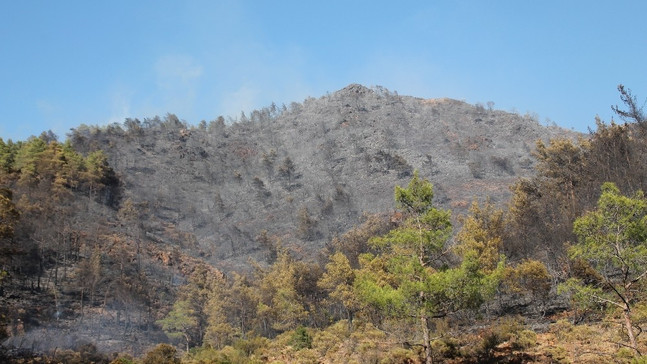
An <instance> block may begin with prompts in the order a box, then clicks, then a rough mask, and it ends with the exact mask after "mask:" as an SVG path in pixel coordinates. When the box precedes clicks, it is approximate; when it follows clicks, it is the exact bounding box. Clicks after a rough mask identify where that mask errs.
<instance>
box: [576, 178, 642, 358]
mask: <svg viewBox="0 0 647 364" xmlns="http://www.w3.org/2000/svg"><path fill="white" fill-rule="evenodd" d="M574 230H575V234H576V235H577V237H578V241H577V244H575V245H573V246H572V247H571V248H570V249H569V256H570V257H571V259H582V260H584V261H586V262H588V263H589V264H590V266H591V267H592V268H593V269H595V272H597V273H598V274H599V276H600V277H601V280H600V281H599V282H595V283H593V282H592V283H593V284H591V283H589V284H587V283H586V282H583V281H581V280H577V279H575V278H574V279H572V280H571V281H570V282H569V284H568V285H566V286H564V287H567V288H569V289H571V290H574V291H575V292H576V296H575V297H576V298H579V299H584V300H588V301H593V302H597V303H598V304H603V305H612V306H615V307H617V308H619V309H620V310H622V312H623V317H624V327H625V330H626V334H627V336H628V338H629V341H630V345H631V347H632V348H634V349H635V350H638V348H637V343H636V335H635V334H634V331H635V330H636V329H635V328H634V324H633V322H632V317H631V312H632V309H633V308H634V306H635V305H636V303H637V302H639V301H640V300H643V299H645V297H644V294H643V292H644V288H645V283H644V282H645V280H646V277H647V199H646V198H645V196H644V194H643V193H642V192H641V191H638V192H636V193H635V194H634V195H633V196H624V195H622V194H621V193H620V190H619V189H618V188H617V187H616V186H615V185H614V184H613V183H605V184H604V185H603V186H602V195H601V196H600V199H599V200H598V204H597V208H596V209H595V210H593V211H590V212H587V213H586V214H584V215H582V216H581V217H580V218H578V219H577V220H576V221H575V226H574ZM639 331H642V330H639Z"/></svg>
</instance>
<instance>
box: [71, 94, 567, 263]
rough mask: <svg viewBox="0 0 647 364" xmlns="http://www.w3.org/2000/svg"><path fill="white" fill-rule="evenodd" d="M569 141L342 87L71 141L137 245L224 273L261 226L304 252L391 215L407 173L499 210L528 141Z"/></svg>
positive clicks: (516, 121)
mask: <svg viewBox="0 0 647 364" xmlns="http://www.w3.org/2000/svg"><path fill="white" fill-rule="evenodd" d="M571 134H573V133H570V132H568V131H566V130H564V129H561V128H557V127H545V126H542V125H540V124H539V123H538V122H537V121H536V120H533V119H532V118H530V117H523V116H520V115H517V114H513V113H508V112H504V111H498V110H487V109H485V108H483V107H481V106H474V105H469V104H467V103H465V102H461V101H456V100H451V99H434V100H430V99H420V98H415V97H410V96H399V95H397V94H396V93H392V92H389V91H387V90H385V89H383V88H374V89H369V88H366V87H364V86H361V85H349V86H348V87H346V88H344V89H342V90H339V91H337V92H334V93H332V94H329V95H326V96H322V97H320V98H318V99H314V98H309V99H307V100H305V101H304V102H303V103H292V104H291V105H290V106H289V107H285V106H284V107H283V108H277V107H276V106H275V105H272V106H271V107H268V108H265V109H263V110H260V111H254V112H253V113H252V114H251V115H249V116H245V115H244V114H243V115H242V116H241V117H240V118H238V119H237V120H230V121H229V122H225V120H224V119H223V118H219V119H218V120H215V121H212V122H210V123H208V124H207V123H204V122H203V123H201V124H200V125H199V126H197V127H191V126H188V125H187V124H186V123H184V122H181V121H180V120H178V118H177V117H175V116H174V115H167V116H166V117H165V118H163V119H160V118H154V119H146V120H143V121H140V120H132V119H129V120H127V121H126V122H125V123H124V126H123V128H122V127H121V126H119V125H112V126H108V127H106V128H101V129H98V128H89V127H80V128H77V129H76V130H74V131H73V132H72V133H71V135H70V137H71V141H72V143H73V145H74V147H75V148H76V149H77V150H80V151H82V152H84V153H87V152H89V151H90V150H94V149H102V150H104V151H105V152H106V154H107V156H108V160H109V163H110V165H111V166H112V167H113V168H114V169H115V171H116V173H117V175H118V176H119V178H120V179H121V181H122V187H123V191H122V199H123V200H125V199H131V200H132V201H133V202H134V203H135V205H137V206H139V207H140V210H141V211H142V216H141V218H142V223H141V229H142V235H143V236H146V237H148V238H149V239H150V240H153V241H165V242H170V243H173V244H176V245H177V246H179V247H181V248H182V249H183V250H184V251H186V252H190V254H191V255H194V256H199V257H203V258H205V259H206V260H207V261H208V262H210V263H211V264H213V265H215V266H216V267H219V268H221V269H224V270H226V271H229V270H239V269H245V268H246V266H247V262H248V259H249V258H252V259H255V260H259V261H263V260H264V257H266V256H267V246H263V245H262V244H261V243H259V241H258V239H257V237H258V236H259V235H260V234H261V232H262V231H263V230H266V231H267V233H268V236H270V237H271V238H272V241H273V242H274V243H276V241H280V242H281V244H282V245H283V246H287V247H289V248H290V249H291V250H293V251H294V252H296V253H297V254H301V255H302V256H303V257H310V258H312V257H314V256H315V254H316V253H317V252H318V251H319V250H320V249H321V248H322V247H323V246H324V245H325V244H326V243H327V242H329V241H330V240H331V239H332V238H333V237H334V236H337V235H340V234H342V233H343V232H345V231H347V230H348V229H349V228H350V227H352V226H354V225H356V224H358V223H359V222H360V218H361V216H362V214H363V213H365V212H368V213H378V212H386V211H390V210H392V209H393V202H392V194H393V192H392V191H393V187H394V186H395V185H402V184H404V183H406V182H407V181H408V180H409V179H410V177H411V175H412V172H413V170H416V169H417V170H419V172H420V174H421V176H423V177H426V178H428V179H429V180H431V181H432V182H433V183H434V186H435V191H436V199H437V202H438V203H439V204H440V205H441V206H443V207H445V208H451V209H452V210H453V211H454V215H457V214H460V213H464V212H465V211H466V208H467V207H468V206H469V204H470V203H471V201H472V200H474V199H483V198H485V196H489V197H491V198H492V200H493V201H495V202H499V203H502V202H504V201H506V199H507V198H508V197H509V195H510V192H509V190H508V186H509V185H510V184H511V183H512V182H513V181H514V180H515V179H517V178H518V177H524V176H529V175H530V174H532V167H533V158H532V156H531V152H532V150H533V148H534V144H535V142H536V140H538V139H543V140H547V139H549V138H551V137H555V136H558V135H559V136H564V135H571Z"/></svg>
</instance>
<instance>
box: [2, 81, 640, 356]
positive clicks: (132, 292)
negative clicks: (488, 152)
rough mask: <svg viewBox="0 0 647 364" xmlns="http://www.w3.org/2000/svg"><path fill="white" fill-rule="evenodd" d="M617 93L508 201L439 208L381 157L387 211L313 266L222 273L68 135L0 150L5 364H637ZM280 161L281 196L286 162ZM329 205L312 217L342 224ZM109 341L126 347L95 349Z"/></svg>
mask: <svg viewBox="0 0 647 364" xmlns="http://www.w3.org/2000/svg"><path fill="white" fill-rule="evenodd" d="M618 91H619V96H620V100H621V104H620V106H614V107H613V110H614V111H615V114H616V116H617V118H618V119H619V120H618V121H617V122H616V121H615V120H611V121H609V122H605V121H603V120H600V119H597V120H596V125H597V128H596V130H591V131H590V133H589V134H588V135H581V136H579V137H578V138H571V137H570V136H565V137H555V138H551V139H550V140H549V141H544V140H539V141H537V142H536V145H535V147H534V149H533V158H534V164H533V167H532V168H533V170H532V174H531V175H530V176H528V177H518V178H515V179H514V182H513V183H512V184H511V185H510V186H509V189H510V193H511V197H510V199H509V200H508V201H493V200H491V199H490V198H488V196H487V195H482V196H474V197H473V198H474V199H473V201H471V202H470V204H469V208H466V209H464V211H465V212H463V210H461V212H460V213H457V212H455V211H452V210H451V209H450V208H444V207H441V206H440V204H438V203H437V201H438V196H437V190H436V188H435V187H436V185H435V184H434V180H433V175H431V176H427V175H422V173H421V172H420V171H419V170H417V169H414V168H410V166H408V167H407V168H402V167H401V166H402V165H405V164H406V161H405V162H402V163H400V162H398V160H399V159H398V158H395V157H393V158H391V159H392V160H391V162H389V163H391V164H392V165H394V167H393V168H394V169H395V170H397V171H398V178H403V179H406V181H407V182H406V183H404V184H402V185H395V186H391V190H390V191H389V196H388V198H389V199H390V200H391V203H392V208H391V209H389V210H385V211H383V212H380V213H365V214H364V215H363V216H362V218H361V221H360V223H358V224H356V225H355V226H354V227H353V228H351V229H349V230H348V231H346V232H344V233H343V234H338V235H334V234H331V235H330V239H328V240H326V241H325V243H324V244H323V245H322V247H321V249H319V250H318V251H317V253H316V254H314V255H313V257H312V259H302V258H303V254H300V252H299V251H298V249H295V247H294V245H293V244H286V243H285V241H284V239H282V236H281V235H280V234H279V233H277V232H276V231H275V230H272V229H271V228H268V229H266V230H262V231H260V232H259V233H258V234H257V235H256V236H253V239H254V241H255V242H256V243H257V245H258V246H259V247H261V248H262V249H260V250H258V251H257V252H255V254H256V255H254V258H249V260H248V267H247V269H241V270H229V271H226V270H222V269H217V268H216V267H214V266H213V265H212V264H209V259H207V258H208V257H205V255H204V254H203V252H200V251H199V243H198V242H197V241H196V240H197V239H196V237H195V235H192V234H189V233H186V232H185V231H182V230H181V229H179V228H177V227H175V226H171V225H169V224H165V223H164V221H161V220H160V221H158V220H155V219H156V217H155V211H156V208H158V206H157V205H156V202H155V201H154V200H150V201H142V200H136V199H134V198H132V197H131V196H128V195H126V194H125V193H124V191H125V189H126V188H125V186H124V185H125V182H124V180H123V179H122V177H121V176H120V175H119V173H117V172H116V171H115V166H113V165H111V164H110V162H109V156H108V155H107V154H106V153H107V152H106V151H103V150H101V149H99V148H96V146H97V145H98V144H97V145H92V143H86V142H87V141H88V140H87V139H83V138H82V137H83V130H81V131H79V130H77V131H76V133H73V134H72V135H71V136H70V138H68V140H67V141H65V142H60V141H58V138H57V136H56V135H53V133H51V132H44V133H43V134H41V135H40V136H38V137H32V138H30V139H28V140H26V141H18V142H13V141H11V140H8V141H4V140H2V139H1V138H0V269H1V270H0V302H1V305H0V310H1V312H0V315H1V316H0V324H1V326H2V330H0V339H1V340H3V345H2V350H1V351H0V360H2V361H4V362H10V363H90V362H93V363H121V364H126V363H142V364H150V363H195V364H198V363H362V364H363V363H426V364H429V363H527V362H537V363H599V362H619V363H647V359H646V358H645V356H644V354H646V353H647V340H646V338H645V336H644V335H642V330H643V328H644V327H646V326H645V325H646V324H647V295H646V294H645V292H647V290H646V289H645V288H647V287H646V285H647V197H645V196H644V193H643V191H645V188H646V187H647V186H646V185H647V119H646V118H645V114H644V112H643V110H642V108H641V104H640V103H639V102H638V100H637V98H636V97H635V96H634V95H633V94H632V93H631V91H630V90H629V89H627V88H625V87H624V86H619V87H618ZM272 110H274V111H272V112H268V113H267V115H271V114H272V113H275V112H276V110H275V109H272ZM258 115H262V113H258ZM258 115H257V117H260V116H258ZM268 118H269V116H268ZM171 122H173V123H175V122H178V121H177V120H166V121H165V122H160V123H158V124H157V125H158V126H159V127H160V128H164V127H166V126H165V125H166V124H164V123H171ZM128 123H130V124H128ZM221 123H222V121H221ZM125 124H128V125H124V126H125V127H126V128H127V129H128V130H135V131H136V130H138V128H140V127H141V126H140V125H139V124H137V123H134V122H133V121H132V120H127V121H126V123H125ZM214 125H215V124H214ZM216 126H217V125H216ZM216 126H214V127H216ZM221 127H222V126H221ZM199 128H203V129H204V128H206V126H205V125H202V126H198V127H197V128H196V129H199ZM189 129H190V128H189ZM181 130H185V129H181ZM412 132H413V131H412ZM137 133H138V132H133V133H131V134H128V135H129V137H132V138H137ZM179 133H180V134H181V133H188V131H181V132H179ZM169 134H170V133H169ZM180 137H181V135H180ZM75 138H76V139H75ZM241 158H242V157H241ZM265 158H266V159H269V158H270V157H269V154H268V155H265ZM274 158H275V159H277V158H276V155H275V156H274ZM281 160H282V162H283V163H282V164H281V165H280V166H278V167H277V169H276V177H275V178H276V180H278V181H279V182H280V183H281V184H282V186H283V187H282V188H283V189H284V190H285V191H289V192H290V191H292V190H294V189H296V188H297V187H293V186H294V185H296V182H294V181H295V180H297V178H298V177H297V176H296V175H297V173H296V172H295V170H296V167H295V166H294V165H291V163H292V162H291V160H290V159H289V158H281ZM393 160H395V162H393ZM492 160H493V161H496V159H492ZM237 168H240V170H243V167H237ZM398 168H399V169H398ZM504 169H505V168H504ZM243 171H244V170H243ZM272 171H273V170H272ZM502 173H503V172H502ZM239 177H240V176H238V177H237V176H233V177H231V178H239ZM476 177H477V176H475V178H476ZM223 178H224V177H223ZM257 179H258V181H256V180H253V182H251V184H250V186H251V187H250V188H252V191H253V192H252V193H251V194H253V195H254V198H257V199H259V201H265V200H264V199H266V198H267V197H268V196H269V194H268V193H269V192H268V190H267V188H266V185H265V183H264V182H263V181H262V180H261V179H260V178H257ZM254 182H255V183H254ZM341 186H342V185H341V184H339V185H337V186H336V190H337V191H338V193H339V196H337V197H338V198H339V199H340V200H344V198H345V197H344V196H345V194H346V193H347V191H345V190H344V189H343V188H342V187H341ZM275 194H276V192H275ZM218 196H220V195H218ZM333 196H334V195H333ZM364 198H370V196H364ZM321 200H322V206H325V205H326V202H327V200H326V198H322V199H321ZM329 200H330V207H329V210H326V209H325V208H323V207H322V208H321V213H322V215H321V216H324V215H325V214H326V211H333V209H334V208H336V209H338V210H340V209H341V208H340V207H338V206H342V204H341V203H339V205H333V203H337V202H338V201H339V200H337V199H334V198H330V199H329ZM216 204H218V203H216ZM220 204H223V202H222V200H220ZM295 210H297V212H296V226H297V229H296V231H295V232H294V234H295V235H296V236H298V237H300V238H301V239H302V240H304V241H312V240H315V239H319V240H325V239H327V238H328V235H325V236H324V234H321V233H318V230H317V224H318V220H317V219H319V220H321V217H317V218H315V217H313V215H312V213H310V212H309V210H308V209H305V208H302V209H295ZM343 211H344V213H347V211H350V210H348V209H347V210H343ZM221 213H222V214H223V216H224V215H226V212H221ZM330 213H331V214H332V212H330ZM231 214H233V212H231ZM227 216H229V215H227ZM223 218H224V217H223ZM147 221H148V222H149V221H155V224H156V225H155V226H156V229H157V230H155V232H154V233H153V232H151V231H152V230H150V229H149V228H148V225H146V224H147V223H145V222H147ZM178 242H179V243H178ZM53 333H61V334H60V335H53ZM117 336H118V337H122V338H127V340H126V341H128V342H130V344H129V345H127V346H124V345H123V341H122V342H120V343H119V344H115V345H113V346H109V348H110V349H109V350H106V349H104V348H103V347H101V346H100V345H99V344H98V343H99V342H104V341H105V342H106V345H110V342H111V340H112V338H113V337H117ZM79 337H83V338H84V339H83V340H79V339H78V338H79ZM88 337H89V338H93V340H94V341H93V340H88V339H86V338H88ZM102 337H103V339H102ZM107 338H110V339H107Z"/></svg>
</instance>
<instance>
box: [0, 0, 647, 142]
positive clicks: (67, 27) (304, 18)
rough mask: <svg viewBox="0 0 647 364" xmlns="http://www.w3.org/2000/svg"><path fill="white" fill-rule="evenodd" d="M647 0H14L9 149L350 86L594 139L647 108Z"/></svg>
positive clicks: (5, 74) (3, 45)
mask: <svg viewBox="0 0 647 364" xmlns="http://www.w3.org/2000/svg"><path fill="white" fill-rule="evenodd" d="M646 14H647V1H642V0H640V1H638V0H637V1H590V0H589V1H568V0H561V1H552V0H547V1H530V0H528V1H524V0H516V1H498V0H493V1H449V0H445V1H439V0H436V1H397V2H396V1H375V0H373V1H318V2H309V1H261V0H258V1H216V0H213V1H143V0H142V1H131V0H128V1H122V0H112V1H66V0H61V1H9V0H7V1H2V2H0V82H1V84H2V86H3V87H2V88H1V89H0V110H2V114H3V115H2V120H1V121H0V137H2V138H4V139H5V140H6V139H9V138H11V139H13V140H21V139H26V138H27V137H28V136H30V135H38V134H40V133H41V132H42V131H44V130H48V129H51V130H53V131H54V132H55V133H56V134H58V135H59V137H61V139H64V138H65V134H66V133H67V132H68V131H69V129H70V128H73V127H75V126H78V125H79V124H81V123H85V124H92V125H94V124H99V125H103V124H107V123H111V122H123V120H124V119H125V118H126V117H137V118H140V119H141V118H144V117H153V116H155V115H165V114H166V113H167V112H170V113H174V114H176V115H178V117H179V118H180V119H183V120H185V121H187V122H189V123H191V124H197V123H198V122H199V121H200V120H206V121H210V120H213V119H216V118H217V117H218V116H219V115H224V116H234V117H235V116H238V115H240V112H241V111H245V112H249V111H251V110H253V109H256V108H262V107H264V106H268V105H270V104H271V103H272V102H276V103H277V104H278V105H280V104H282V103H285V104H289V103H290V102H292V101H298V102H301V101H303V100H304V99H305V98H306V97H308V96H312V97H319V96H322V95H324V94H326V93H327V92H334V91H336V90H338V89H341V88H343V87H345V86H346V85H348V84H350V83H361V84H364V85H366V86H373V85H380V86H384V87H386V88H388V89H389V90H391V91H397V92H398V93H399V94H401V95H412V96H418V97H424V98H439V97H450V98H455V99H460V100H465V101H467V102H470V103H477V102H481V103H486V102H488V101H493V102H494V103H495V108H497V109H502V110H507V111H511V110H515V111H517V112H519V113H522V114H523V113H526V112H530V113H536V114H538V115H539V118H540V120H541V122H542V123H546V119H550V120H551V121H553V122H555V123H557V124H558V125H560V126H563V127H567V128H573V129H575V130H579V131H586V130H587V128H588V127H592V126H594V118H595V116H596V115H599V116H600V117H601V118H603V119H604V120H610V118H611V116H612V113H611V109H610V105H612V104H617V103H619V98H618V93H617V91H616V86H617V85H618V84H619V83H622V84H624V85H625V86H626V87H628V88H630V89H631V90H633V92H634V94H636V95H637V96H638V97H639V99H640V101H641V102H642V101H644V100H645V99H647V64H646V63H645V60H646V59H647V57H646V54H647V22H645V15H646Z"/></svg>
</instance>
